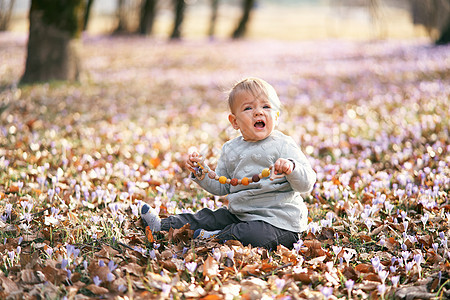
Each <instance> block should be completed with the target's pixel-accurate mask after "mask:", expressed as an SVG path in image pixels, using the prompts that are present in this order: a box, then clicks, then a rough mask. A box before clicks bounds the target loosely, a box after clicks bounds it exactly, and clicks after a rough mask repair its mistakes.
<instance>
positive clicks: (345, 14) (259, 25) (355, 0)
mask: <svg viewBox="0 0 450 300" xmlns="http://www.w3.org/2000/svg"><path fill="white" fill-rule="evenodd" d="M449 16H450V0H322V1H320V0H316V1H313V0H279V1H275V0H114V1H112V0H111V1H106V0H71V1H64V0H58V1H56V0H53V1H52V0H28V1H26V0H0V33H1V32H3V33H4V34H3V35H0V44H1V43H2V42H3V44H5V45H4V47H8V46H7V45H6V44H7V43H11V40H10V39H9V38H10V37H11V35H13V36H16V37H17V36H18V37H20V38H23V39H26V37H28V40H27V53H28V55H27V59H26V63H25V72H24V75H23V77H22V78H21V80H20V81H21V83H32V82H43V81H49V80H78V79H79V75H80V73H81V68H80V66H81V59H80V49H81V44H82V41H83V39H80V37H95V36H103V37H105V36H122V37H123V36H127V37H129V36H135V37H140V38H144V39H146V38H152V39H153V40H156V39H157V40H159V41H162V40H180V39H185V40H203V41H212V40H221V41H226V40H236V39H246V40H247V41H254V40H272V41H274V40H279V41H281V40H283V41H300V40H316V41H317V40H337V39H340V40H344V39H350V40H364V41H374V40H386V41H388V40H405V39H409V40H414V39H415V40H417V39H422V40H423V42H425V43H430V44H433V43H435V44H447V43H448V42H449V41H450V17H449ZM30 20H31V21H30ZM5 32H6V35H5ZM147 41H151V40H150V39H147ZM31 54H32V55H31Z"/></svg>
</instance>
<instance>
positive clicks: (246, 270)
mask: <svg viewBox="0 0 450 300" xmlns="http://www.w3.org/2000/svg"><path fill="white" fill-rule="evenodd" d="M240 272H241V273H242V274H243V275H245V276H252V275H253V276H255V275H260V274H261V270H260V268H259V264H253V265H246V266H245V267H243V268H242V269H241V271H240Z"/></svg>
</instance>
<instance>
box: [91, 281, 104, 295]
mask: <svg viewBox="0 0 450 300" xmlns="http://www.w3.org/2000/svg"><path fill="white" fill-rule="evenodd" d="M86 288H87V289H88V290H90V291H91V292H92V293H94V294H96V295H103V294H106V293H108V289H106V288H104V287H102V286H97V285H95V284H90V285H88V286H87V287H86Z"/></svg>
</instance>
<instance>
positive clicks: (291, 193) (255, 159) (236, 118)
mask: <svg viewBox="0 0 450 300" xmlns="http://www.w3.org/2000/svg"><path fill="white" fill-rule="evenodd" d="M228 105H229V109H230V114H229V116H228V120H229V121H230V123H231V125H232V126H233V128H234V129H236V130H239V131H240V133H241V135H240V136H239V137H237V138H235V139H233V140H231V141H228V142H226V143H225V144H224V145H223V148H222V152H221V155H220V158H219V160H218V163H217V168H216V170H215V174H217V175H216V176H201V175H202V174H201V171H202V170H201V169H200V170H199V169H198V167H197V166H198V163H199V162H201V161H202V158H201V157H200V155H199V154H198V153H197V152H193V153H191V154H190V155H189V157H188V159H187V161H186V167H187V168H188V169H189V170H190V171H191V172H192V177H193V180H194V181H195V182H197V183H198V185H200V186H201V187H202V188H203V189H205V190H206V191H208V192H209V193H211V194H214V195H218V196H225V195H227V199H228V207H227V208H225V207H222V208H219V209H217V210H214V211H213V210H210V209H209V208H204V209H202V210H200V211H198V212H197V213H195V214H191V213H184V214H178V215H174V216H169V217H167V218H165V219H162V220H161V219H160V218H159V216H158V215H157V214H156V213H155V211H154V210H153V209H152V208H150V206H149V205H147V204H144V205H143V206H142V208H141V217H142V220H143V222H144V225H145V226H149V228H150V230H152V232H155V231H160V230H164V231H168V230H169V229H170V228H181V227H182V226H183V225H185V224H187V223H189V224H190V228H191V229H193V230H194V231H195V232H194V238H209V237H213V236H214V238H215V239H218V240H219V241H221V242H224V241H226V240H238V241H240V242H241V243H242V244H243V245H244V246H246V245H249V244H250V245H252V246H254V247H264V248H267V249H276V247H277V245H280V244H281V245H284V246H286V247H288V248H291V247H292V245H293V244H294V243H295V242H297V240H298V239H299V233H300V232H302V231H304V230H306V227H307V220H308V217H307V215H308V210H307V208H306V205H305V204H304V202H303V199H302V197H301V195H300V194H301V193H307V192H310V191H311V190H312V188H313V186H314V183H315V181H316V173H315V172H314V170H313V169H312V168H311V166H310V164H309V162H308V160H307V159H306V157H305V155H304V154H303V153H302V151H301V150H300V148H299V147H298V146H297V144H296V143H295V142H294V140H293V139H292V138H291V137H289V136H286V135H284V134H283V133H281V132H280V131H277V130H275V127H276V126H277V123H278V118H279V114H280V108H281V103H280V100H279V98H278V96H277V93H276V92H275V90H274V88H273V87H272V86H271V85H270V84H268V83H267V82H265V81H264V80H262V79H259V78H246V79H244V80H242V81H240V82H238V83H237V84H235V85H234V87H233V88H232V89H231V91H230V93H229V96H228ZM271 166H272V172H275V174H278V175H284V176H277V178H276V179H273V178H272V179H273V180H271V179H270V178H268V177H264V176H261V175H259V176H254V175H258V174H261V172H262V170H263V169H265V168H269V167H271ZM211 173H212V172H211ZM212 174H214V173H212ZM203 175H204V174H203ZM222 176H224V177H226V178H229V179H234V180H227V181H223V180H221V182H222V183H221V182H219V181H218V180H217V178H218V177H222ZM271 177H272V176H271ZM243 178H247V179H244V180H243ZM248 178H253V179H252V180H248Z"/></svg>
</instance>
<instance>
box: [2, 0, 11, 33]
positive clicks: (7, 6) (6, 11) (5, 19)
mask: <svg viewBox="0 0 450 300" xmlns="http://www.w3.org/2000/svg"><path fill="white" fill-rule="evenodd" d="M6 2H7V1H3V0H0V31H6V30H8V28H9V23H10V21H11V15H12V11H13V8H14V2H15V0H10V1H9V3H6Z"/></svg>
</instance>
